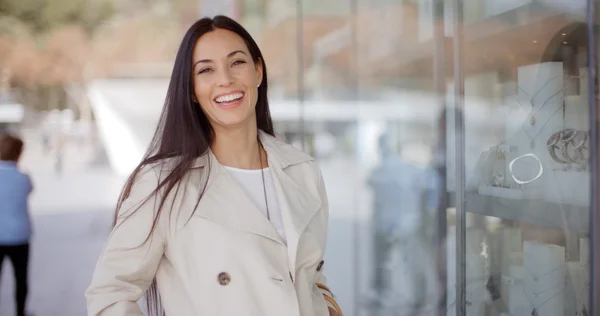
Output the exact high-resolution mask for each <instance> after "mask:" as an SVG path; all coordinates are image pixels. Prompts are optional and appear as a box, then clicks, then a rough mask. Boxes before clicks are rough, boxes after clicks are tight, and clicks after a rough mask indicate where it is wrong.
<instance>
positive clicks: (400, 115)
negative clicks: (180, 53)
mask: <svg viewBox="0 0 600 316" xmlns="http://www.w3.org/2000/svg"><path fill="white" fill-rule="evenodd" d="M599 3H600V1H598V0H325V1H323V0H320V1H319V0H214V1H211V0H195V1H193V0H127V1H125V0H1V1H0V129H2V130H5V131H9V132H11V133H15V134H17V135H20V136H21V137H22V138H23V139H24V141H25V152H24V156H23V158H22V161H21V163H20V166H21V168H22V169H23V170H25V171H26V172H27V173H29V175H30V176H31V178H32V180H33V183H34V186H35V191H34V193H33V196H32V197H31V200H30V208H31V214H32V219H33V223H34V236H33V240H32V252H31V264H30V295H29V300H28V307H29V310H30V311H31V313H33V314H34V315H38V316H39V315H44V316H45V315H49V316H51V315H61V316H71V315H85V314H86V309H85V299H84V296H83V292H84V290H85V288H86V287H87V286H88V285H89V282H90V280H91V274H92V271H93V269H94V265H95V262H96V259H97V257H98V254H99V252H100V250H101V249H102V246H103V243H104V242H105V240H106V238H107V236H108V233H109V232H110V229H111V221H112V216H113V212H114V207H115V203H116V201H117V197H118V194H119V191H120V189H121V186H122V185H123V184H124V181H125V178H126V176H127V175H128V173H129V172H130V171H131V170H132V169H133V168H134V167H135V166H136V164H137V163H138V162H139V160H140V159H141V157H142V154H143V153H144V151H145V149H146V147H147V146H148V144H149V141H150V139H151V137H152V133H153V131H154V128H155V125H156V123H157V121H158V116H159V113H160V110H161V107H162V105H163V101H164V97H165V93H166V89H167V84H168V81H169V76H170V73H171V70H172V65H173V60H174V57H175V53H176V50H177V48H178V45H179V42H180V40H181V39H182V37H183V34H184V32H185V31H186V30H187V28H188V27H189V26H190V25H191V24H192V23H193V22H194V21H196V20H197V19H198V18H200V17H202V16H213V15H216V14H226V15H228V16H230V17H232V18H234V19H236V20H237V21H239V22H240V23H241V24H242V25H244V26H245V27H246V28H247V29H248V30H249V32H250V33H251V34H252V36H254V38H255V39H256V40H257V42H258V43H259V46H260V47H261V49H262V51H263V54H264V56H265V62H266V65H267V67H268V70H269V87H270V104H271V113H272V116H273V119H274V122H275V127H276V132H277V133H278V134H280V135H281V136H282V137H285V139H286V140H287V141H288V142H290V143H292V144H294V145H296V146H298V147H300V148H303V149H304V150H305V151H307V152H309V153H310V154H311V155H313V156H315V157H316V158H317V159H318V162H319V164H320V166H321V168H322V170H323V174H324V177H325V182H326V187H327V190H328V194H329V200H330V213H331V214H330V236H329V240H328V246H327V252H326V258H325V261H326V264H325V271H326V273H327V275H328V279H329V283H330V287H331V288H332V290H333V291H334V292H335V294H336V296H337V299H338V302H339V303H340V305H341V307H342V308H343V309H344V312H345V315H347V316H359V315H365V316H371V315H519V316H523V315H544V316H547V315H594V314H595V315H598V313H600V310H595V312H594V311H593V310H592V307H591V306H590V296H591V294H590V293H591V288H592V287H593V283H592V282H591V276H590V275H591V270H593V269H591V259H590V258H591V255H593V252H591V251H590V249H591V246H590V245H591V244H593V240H594V238H595V237H594V236H595V235H594V233H595V230H594V229H592V228H590V227H593V226H594V225H592V224H591V222H590V220H589V219H590V218H593V217H592V216H591V215H593V214H596V212H597V210H595V207H596V205H597V204H596V199H597V194H596V193H595V192H596V191H592V190H594V189H595V187H592V186H591V184H592V179H598V175H597V174H596V173H595V172H596V171H594V170H597V169H595V168H598V167H599V166H598V165H597V164H596V162H595V161H596V160H595V158H594V157H595V154H594V153H595V152H596V151H597V146H598V145H597V143H595V142H594V140H595V139H597V138H595V137H596V135H595V132H594V131H595V129H596V128H597V125H598V122H597V120H595V119H591V118H592V116H591V114H590V113H595V112H594V111H595V108H596V106H597V103H596V97H597V95H596V91H597V89H598V81H597V78H596V77H595V75H593V76H592V77H590V74H595V73H596V67H597V66H598V65H597V63H596V62H591V61H593V60H594V59H593V58H590V56H595V55H594V53H595V51H596V47H597V42H598V34H599V33H598V29H597V26H596V24H595V22H596V21H597V18H596V16H595V14H596V13H595V12H597V11H595V10H592V9H593V8H595V7H596V6H597V5H598V4H599ZM590 78H591V80H590ZM590 91H591V95H590ZM569 131H573V132H572V133H571V132H569ZM569 133H571V134H569ZM573 133H574V134H573ZM574 135H576V136H574ZM570 136H573V137H571V138H569V137H570ZM553 137H554V138H553ZM563 149H564V150H563ZM590 192H594V194H590ZM592 210H593V212H592ZM0 211H1V205H0ZM590 240H591V241H590ZM1 280H2V282H1V284H0V315H2V316H4V315H13V308H14V303H13V277H12V267H11V266H10V264H9V262H8V261H7V262H5V263H4V268H3V269H2V276H1Z"/></svg>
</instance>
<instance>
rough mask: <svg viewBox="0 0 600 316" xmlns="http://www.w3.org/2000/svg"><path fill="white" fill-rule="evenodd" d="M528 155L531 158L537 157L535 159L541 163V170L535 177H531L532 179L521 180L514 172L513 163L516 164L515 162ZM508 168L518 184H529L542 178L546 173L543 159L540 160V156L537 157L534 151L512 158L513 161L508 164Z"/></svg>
mask: <svg viewBox="0 0 600 316" xmlns="http://www.w3.org/2000/svg"><path fill="white" fill-rule="evenodd" d="M527 157H531V158H533V159H535V160H536V161H537V163H538V164H539V166H540V170H539V171H538V174H537V175H536V176H535V177H533V179H531V180H521V179H518V178H517V177H515V174H514V172H513V165H514V164H515V162H517V161H518V160H520V159H523V158H527ZM508 170H510V175H511V176H512V178H513V180H514V181H515V183H517V184H528V183H531V182H533V181H535V180H537V179H539V178H540V177H541V176H542V175H543V174H544V167H543V166H542V161H541V160H540V158H538V157H537V156H536V155H535V154H533V153H529V154H525V155H521V156H519V157H517V158H515V159H513V160H512V161H511V162H510V163H509V164H508Z"/></svg>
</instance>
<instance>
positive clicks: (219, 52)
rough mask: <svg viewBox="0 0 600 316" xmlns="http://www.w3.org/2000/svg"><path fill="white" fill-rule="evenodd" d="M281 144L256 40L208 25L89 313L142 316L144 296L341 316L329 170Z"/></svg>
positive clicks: (216, 309)
mask: <svg viewBox="0 0 600 316" xmlns="http://www.w3.org/2000/svg"><path fill="white" fill-rule="evenodd" d="M273 134H274V133H273V126H272V122H271V116H270V113H269V104H268V100H267V71H266V67H265V63H264V59H263V57H262V54H261V52H260V50H259V48H258V46H257V45H256V43H255V41H254V40H253V39H252V37H250V35H249V34H248V32H247V31H246V30H245V29H244V28H243V27H242V26H240V25H239V24H238V23H236V22H235V21H233V20H231V19H229V18H227V17H224V16H217V17H215V18H213V19H211V18H204V19H201V20H199V21H198V22H196V23H195V24H194V25H192V26H191V28H190V29H189V30H188V32H187V33H186V35H185V37H184V38H183V41H182V43H181V46H180V48H179V51H178V53H177V57H176V59H175V65H174V68H173V73H172V75H171V81H170V84H169V89H168V92H167V97H166V100H165V105H164V108H163V112H162V114H161V118H160V122H159V126H158V128H157V130H156V133H155V135H154V138H153V141H152V143H151V145H150V148H149V149H148V152H147V154H146V155H145V157H144V159H143V160H142V162H141V163H140V164H139V166H138V167H137V168H136V169H135V170H134V172H133V173H132V175H131V176H130V178H129V179H128V181H127V183H126V185H125V187H124V188H123V191H122V194H121V197H120V199H119V203H118V206H117V211H116V216H115V226H114V228H113V231H112V233H111V235H110V237H109V240H108V242H107V244H106V246H105V248H104V251H103V252H102V254H101V255H100V258H99V261H98V265H97V268H96V271H95V273H94V277H93V280H92V284H91V285H90V287H89V288H88V290H87V292H86V297H87V300H88V314H89V315H111V316H113V315H143V314H142V312H141V310H140V309H139V307H138V305H137V303H136V302H137V301H138V300H139V299H140V297H141V296H142V295H143V294H144V292H146V294H147V302H148V309H149V311H150V313H151V314H162V313H161V312H163V311H164V312H166V314H167V315H182V316H186V315H215V316H219V315H223V316H225V315H232V316H233V315H236V316H237V315H249V316H254V315H256V316H265V315H266V316H270V315H273V316H275V315H296V316H309V315H310V316H313V315H315V316H325V315H342V312H341V310H340V308H339V306H338V304H337V303H336V301H335V300H334V298H333V294H332V292H331V290H330V289H329V288H328V287H327V285H326V279H325V276H324V274H323V267H324V261H323V254H324V251H325V245H326V241H327V226H328V216H329V215H328V212H329V210H328V202H327V194H326V192H325V186H324V183H323V178H322V176H321V171H320V169H319V167H318V166H317V165H316V164H315V162H314V160H313V158H312V157H310V156H308V155H307V154H305V153H303V152H301V151H300V150H298V149H296V148H295V147H292V146H291V145H288V144H286V143H284V142H282V141H280V140H278V139H276V138H275V137H274V136H273ZM165 209H166V210H165ZM159 291H160V297H159V295H158V292H159ZM232 302H234V304H232Z"/></svg>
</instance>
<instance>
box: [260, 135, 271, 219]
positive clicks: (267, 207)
mask: <svg viewBox="0 0 600 316" xmlns="http://www.w3.org/2000/svg"><path fill="white" fill-rule="evenodd" d="M262 151H263V146H262V143H261V142H260V139H259V140H258V157H259V159H260V174H261V176H262V185H263V192H264V195H265V208H266V210H267V219H268V220H269V222H270V221H271V214H270V213H269V203H268V202H267V186H266V185H265V170H264V167H263V159H262Z"/></svg>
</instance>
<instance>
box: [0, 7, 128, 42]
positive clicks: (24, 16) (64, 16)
mask: <svg viewBox="0 0 600 316" xmlns="http://www.w3.org/2000/svg"><path fill="white" fill-rule="evenodd" d="M115 11H116V9H115V6H114V3H113V1H112V0H3V1H0V14H1V15H5V16H9V17H13V18H16V19H18V20H20V21H22V22H23V23H25V24H27V25H29V26H30V27H31V29H32V30H33V32H34V33H36V34H43V33H45V32H47V31H49V30H53V29H55V28H57V27H60V26H63V25H73V24H74V25H80V26H82V27H84V29H85V30H86V31H87V32H90V33H91V32H93V31H94V30H95V29H96V28H97V27H98V26H99V25H101V24H102V23H103V22H104V21H106V20H107V19H109V18H110V17H111V16H112V15H113V14H114V13H115Z"/></svg>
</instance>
